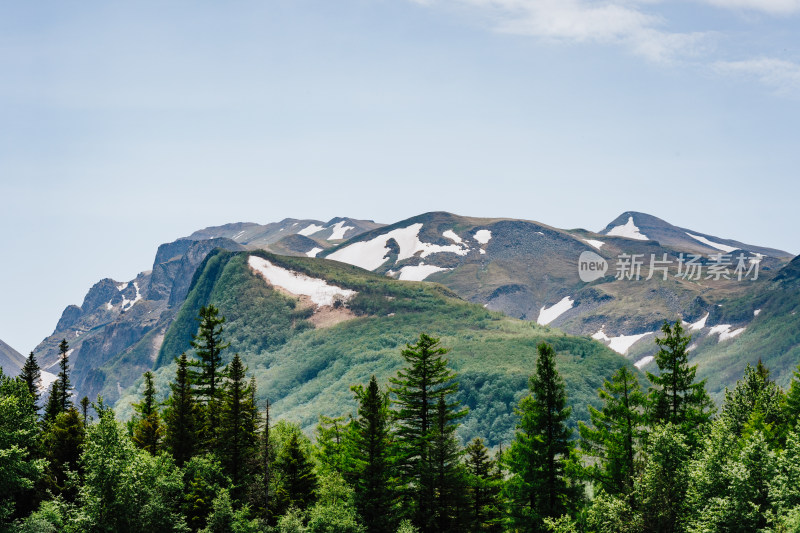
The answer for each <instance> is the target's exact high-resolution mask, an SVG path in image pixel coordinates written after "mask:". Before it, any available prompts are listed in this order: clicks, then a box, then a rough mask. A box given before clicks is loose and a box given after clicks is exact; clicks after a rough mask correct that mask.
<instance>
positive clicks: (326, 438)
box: [314, 415, 353, 478]
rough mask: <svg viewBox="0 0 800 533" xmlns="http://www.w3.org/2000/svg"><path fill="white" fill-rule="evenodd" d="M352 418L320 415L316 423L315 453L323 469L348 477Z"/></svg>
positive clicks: (350, 466)
mask: <svg viewBox="0 0 800 533" xmlns="http://www.w3.org/2000/svg"><path fill="white" fill-rule="evenodd" d="M351 423H352V420H351V421H348V420H347V419H345V417H343V416H337V417H329V416H324V415H320V417H319V424H317V429H316V433H317V438H316V445H315V447H314V448H315V455H316V457H317V459H318V461H319V465H320V466H321V467H322V469H323V470H324V473H327V472H328V471H334V472H336V473H337V474H339V475H341V476H342V477H345V478H348V477H350V473H351V471H352V468H353V467H352V465H351V464H350V463H351V462H352V459H351V457H352V450H351V440H352V439H351V435H350V433H351V431H352V425H351Z"/></svg>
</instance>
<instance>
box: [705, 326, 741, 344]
mask: <svg viewBox="0 0 800 533" xmlns="http://www.w3.org/2000/svg"><path fill="white" fill-rule="evenodd" d="M732 327H733V326H731V325H730V324H719V325H717V326H714V327H713V328H711V331H709V332H708V334H709V335H717V334H718V335H719V339H718V340H717V342H723V341H726V340H728V339H732V338H734V337H736V336H738V335H740V334H741V333H742V332H743V331H744V330H745V328H738V329H734V330H731V328H732Z"/></svg>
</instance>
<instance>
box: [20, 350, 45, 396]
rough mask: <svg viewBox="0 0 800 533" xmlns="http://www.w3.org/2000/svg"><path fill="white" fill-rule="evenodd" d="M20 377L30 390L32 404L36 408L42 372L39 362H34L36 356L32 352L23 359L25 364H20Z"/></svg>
mask: <svg viewBox="0 0 800 533" xmlns="http://www.w3.org/2000/svg"><path fill="white" fill-rule="evenodd" d="M20 377H21V378H22V381H24V382H25V384H26V385H27V386H28V391H30V393H31V396H32V397H33V404H34V406H36V408H37V409H38V408H39V397H40V394H39V384H40V383H41V379H42V372H41V368H40V367H39V363H37V362H36V357H35V356H34V355H33V352H31V353H30V355H29V356H28V358H27V359H26V360H25V364H24V365H23V366H22V371H21V372H20Z"/></svg>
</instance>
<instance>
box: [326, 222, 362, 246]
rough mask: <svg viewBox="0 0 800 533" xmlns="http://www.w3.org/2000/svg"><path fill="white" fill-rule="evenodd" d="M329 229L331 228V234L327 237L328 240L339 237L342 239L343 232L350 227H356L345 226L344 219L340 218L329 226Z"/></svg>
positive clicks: (351, 227)
mask: <svg viewBox="0 0 800 533" xmlns="http://www.w3.org/2000/svg"><path fill="white" fill-rule="evenodd" d="M330 229H331V230H333V233H331V236H330V237H328V240H329V241H338V240H340V239H344V234H345V233H347V232H348V231H350V230H351V229H356V228H355V226H345V221H344V220H341V221H339V222H337V223H336V224H334V225H333V226H330Z"/></svg>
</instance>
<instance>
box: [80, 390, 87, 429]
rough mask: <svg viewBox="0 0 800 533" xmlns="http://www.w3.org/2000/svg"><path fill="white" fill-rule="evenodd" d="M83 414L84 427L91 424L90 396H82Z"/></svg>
mask: <svg viewBox="0 0 800 533" xmlns="http://www.w3.org/2000/svg"><path fill="white" fill-rule="evenodd" d="M81 414H82V415H83V427H86V426H87V425H89V397H88V396H84V397H83V398H81Z"/></svg>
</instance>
